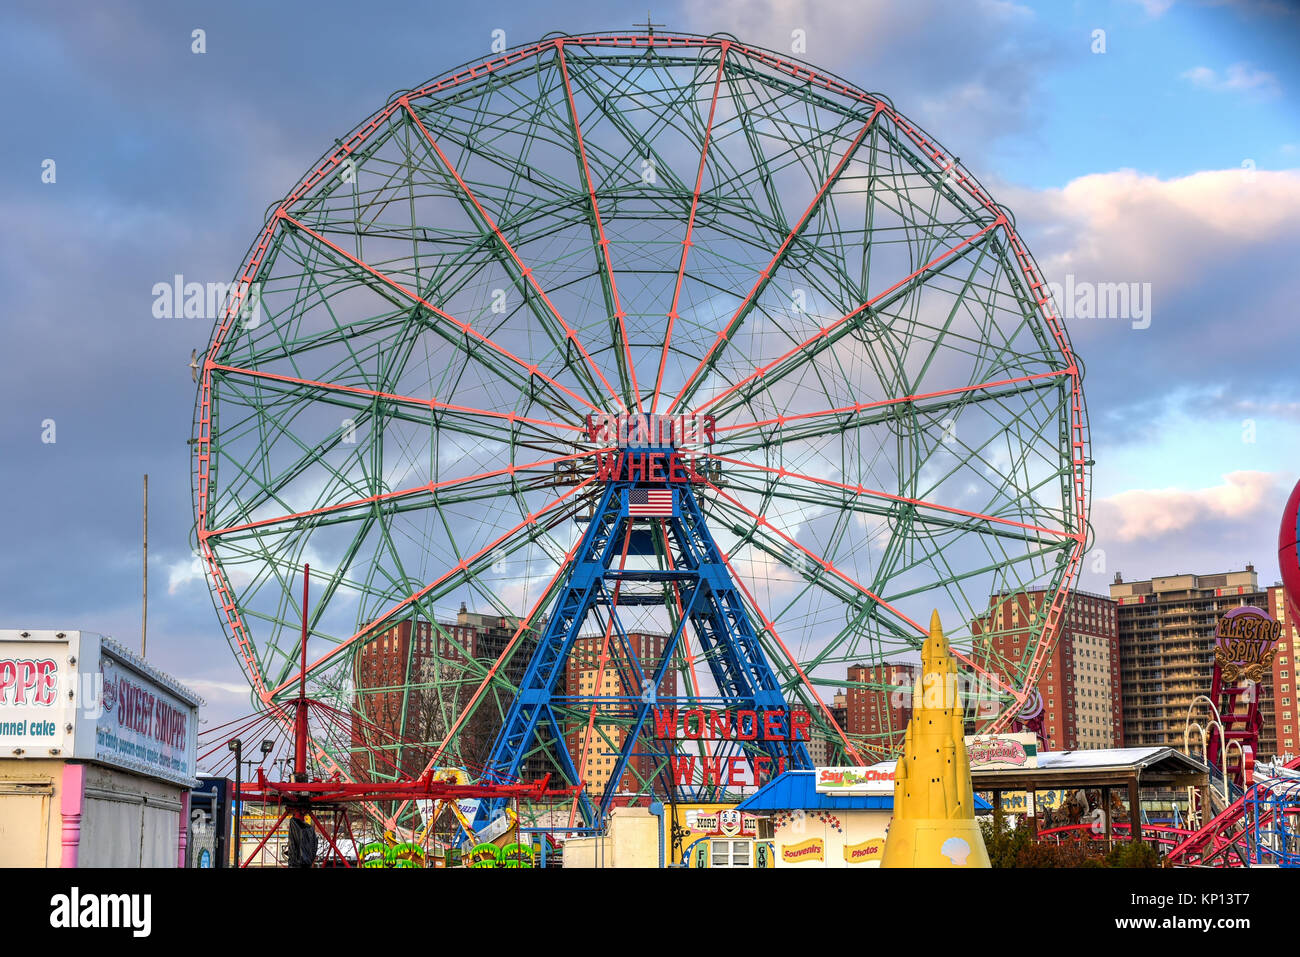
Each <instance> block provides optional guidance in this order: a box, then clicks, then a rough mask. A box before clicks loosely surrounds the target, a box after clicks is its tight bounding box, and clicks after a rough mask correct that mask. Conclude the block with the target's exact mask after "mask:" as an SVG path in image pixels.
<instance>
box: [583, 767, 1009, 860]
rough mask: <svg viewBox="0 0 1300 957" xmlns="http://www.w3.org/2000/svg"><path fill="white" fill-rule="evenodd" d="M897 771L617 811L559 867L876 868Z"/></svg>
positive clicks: (853, 772) (793, 778)
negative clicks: (733, 799)
mask: <svg viewBox="0 0 1300 957" xmlns="http://www.w3.org/2000/svg"><path fill="white" fill-rule="evenodd" d="M895 764H896V762H894V761H884V762H881V763H879V764H875V765H871V766H870V767H844V768H817V769H816V770H813V771H786V772H784V773H782V774H779V775H777V776H776V777H774V778H772V779H771V780H770V781H768V782H767V783H766V784H764V785H763V786H762V787H760V788H759V789H758V790H757V791H755V792H754V793H753V794H752V795H750V796H749V797H747V798H745V799H744V800H742V801H740V802H739V803H731V804H691V803H678V804H672V805H670V804H662V805H661V804H659V803H658V802H656V803H655V804H652V805H651V806H650V807H648V808H647V807H616V808H614V809H613V810H612V812H611V813H610V816H609V821H608V825H607V827H606V830H605V833H604V834H602V835H598V836H593V837H581V838H571V839H569V840H568V841H566V842H565V845H564V866H565V867H691V868H767V867H801V868H805V869H806V868H814V867H879V866H880V857H881V855H882V854H883V853H884V847H885V843H884V839H885V831H886V829H887V828H888V826H889V821H890V818H891V817H892V816H893V810H894V767H895ZM975 805H976V812H977V813H988V812H989V811H991V810H992V808H991V807H990V805H989V803H988V802H987V801H984V800H983V799H982V798H980V797H979V796H976V799H975Z"/></svg>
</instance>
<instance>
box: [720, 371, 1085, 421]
mask: <svg viewBox="0 0 1300 957" xmlns="http://www.w3.org/2000/svg"><path fill="white" fill-rule="evenodd" d="M1076 371H1077V370H1076V368H1075V367H1074V366H1070V367H1069V368H1068V369H1056V370H1054V371H1052V372H1036V373H1034V374H1033V375H1025V376H1018V377H1017V378H1014V379H998V380H996V381H992V382H977V383H975V384H974V385H963V386H958V387H957V388H955V389H940V390H938V391H937V392H918V393H915V394H914V395H904V396H900V397H899V398H897V399H879V400H877V401H875V402H854V403H853V404H852V405H842V406H840V407H839V408H837V409H820V410H818V411H816V412H792V413H791V414H789V415H778V416H775V417H773V418H770V419H755V420H754V421H753V422H739V423H736V424H733V425H719V426H716V431H717V432H720V433H721V432H735V431H742V430H743V431H748V430H750V429H761V428H765V427H767V426H770V425H781V426H784V425H788V424H789V423H791V422H799V421H802V420H805V419H820V418H825V417H831V416H836V415H848V414H850V413H853V414H858V413H862V412H865V411H867V410H868V409H879V408H883V407H885V406H890V405H900V404H902V403H905V402H920V401H921V400H923V399H940V398H944V397H945V396H950V395H962V394H963V393H966V392H975V391H982V390H985V389H996V388H1000V387H1002V386H1007V385H1021V384H1023V383H1025V382H1034V381H1036V380H1039V379H1052V378H1057V377H1059V376H1065V375H1070V376H1072V375H1074V374H1075V372H1076Z"/></svg>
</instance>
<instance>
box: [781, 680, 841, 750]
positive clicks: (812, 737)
mask: <svg viewBox="0 0 1300 957" xmlns="http://www.w3.org/2000/svg"><path fill="white" fill-rule="evenodd" d="M791 707H792V708H794V707H798V708H802V707H803V705H802V704H791ZM826 710H827V711H829V712H830V714H831V717H832V718H834V719H835V723H836V724H838V725H839V726H840V730H841V731H843V732H844V733H845V734H848V733H849V729H848V722H849V705H848V695H847V694H846V693H845V691H844V690H843V689H840V690H839V691H836V692H835V695H834V697H832V698H831V703H830V704H829V705H828V706H827V708H826ZM808 756H809V757H810V758H812V763H813V766H814V767H819V768H824V767H832V766H838V765H840V764H843V763H845V762H846V761H847V760H848V758H846V757H845V755H844V742H843V741H841V740H840V736H839V735H838V734H836V733H835V732H834V731H831V730H829V729H827V728H825V727H824V726H823V722H822V721H820V720H818V716H817V715H814V716H813V722H812V727H811V728H810V729H809V740H808Z"/></svg>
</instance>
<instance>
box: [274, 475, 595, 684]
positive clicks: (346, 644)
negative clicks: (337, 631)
mask: <svg viewBox="0 0 1300 957" xmlns="http://www.w3.org/2000/svg"><path fill="white" fill-rule="evenodd" d="M594 481H596V478H595V476H592V477H591V478H589V479H584V480H583V481H582V482H580V483H578V484H577V485H575V486H574V487H573V488H571V489H569V491H567V492H565V493H564V494H563V495H561V496H560V497H559V498H557V499H556V500H555V501H553V502H551V503H550V504H549V505H546V506H543V507H542V508H540V509H538V510H537V511H536V512H532V513H531V514H529V515H526V516H524V519H523V521H521V522H520V523H519V524H518V525H516V526H515V527H514V528H512V529H510V530H509V531H508V532H504V533H503V534H501V535H499V536H497V537H496V538H494V539H493V540H492V541H490V542H488V543H487V544H486V545H484V546H483V547H482V548H480V549H479V550H478V551H477V552H475V553H474V554H473V555H471V556H469V557H468V558H463V559H461V560H460V561H459V562H458V563H457V564H456V565H455V566H453V567H452V568H451V569H449V570H448V571H446V572H444V573H443V574H442V575H441V576H439V578H438V579H437V580H436V581H432V582H430V583H429V584H427V585H425V586H424V587H423V588H421V589H420V590H419V591H415V592H412V593H411V594H410V595H407V596H406V597H405V598H403V599H402V600H401V601H399V602H398V603H397V604H396V605H394V606H393V607H392V608H390V609H388V611H386V612H384V613H383V614H382V615H380V616H379V617H378V618H375V619H374V620H373V621H371V622H369V623H368V624H366V625H365V627H363V628H361V629H360V630H359V631H358V632H357V633H356V634H354V635H353V636H352V637H351V638H348V639H347V640H346V641H343V642H340V643H339V644H337V645H335V646H334V647H333V648H331V649H330V650H329V651H327V652H326V653H325V654H323V655H321V656H320V657H319V658H317V659H316V660H315V661H313V662H312V663H311V664H309V665H308V666H307V673H308V674H311V673H312V672H313V671H315V670H316V669H317V668H319V667H320V666H321V665H323V664H325V663H326V662H328V661H331V660H332V659H334V658H336V657H338V655H340V654H342V653H343V651H345V650H346V649H348V648H350V647H351V646H352V645H354V644H356V643H357V642H358V641H360V640H361V639H362V638H364V637H365V636H366V635H368V634H370V633H371V632H373V631H374V630H375V629H376V628H378V627H379V625H380V624H381V623H383V622H385V621H387V620H388V619H390V618H392V617H393V616H394V615H396V614H397V613H398V612H399V611H401V610H402V609H403V608H405V607H406V606H407V605H410V604H411V603H412V602H416V601H419V600H420V599H421V598H423V597H424V596H425V595H427V594H428V593H429V592H431V591H433V590H434V589H435V588H437V587H438V586H439V585H441V584H443V583H444V582H446V581H448V580H449V579H450V578H452V577H453V576H455V575H459V574H461V573H463V572H466V571H468V570H469V567H470V566H471V565H473V564H474V563H475V562H476V561H478V560H479V559H480V558H482V557H483V556H484V555H486V554H487V553H488V552H490V551H492V549H494V548H496V547H497V546H498V545H500V544H501V543H502V542H504V541H506V540H507V539H509V538H512V537H513V536H514V535H515V534H516V533H517V532H518V531H519V530H520V529H522V528H527V527H528V526H529V525H532V524H533V523H534V522H536V521H537V520H538V519H539V518H541V517H542V516H543V515H545V514H546V513H547V512H549V511H551V510H552V509H554V508H555V507H556V506H558V505H560V504H561V503H563V502H564V500H565V499H567V498H570V497H572V496H574V495H576V494H577V493H578V492H580V491H582V489H583V488H585V487H586V486H588V485H590V484H591V483H592V482H594ZM299 678H300V676H299V675H294V676H293V677H291V678H286V679H285V680H284V681H282V682H280V684H278V685H276V686H275V687H274V688H272V689H271V691H270V692H269V695H275V694H278V693H279V692H281V691H283V690H284V689H285V688H287V687H289V686H290V685H293V684H296V683H297V682H298V680H299Z"/></svg>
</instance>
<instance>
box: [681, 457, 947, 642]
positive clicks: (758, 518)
mask: <svg viewBox="0 0 1300 957" xmlns="http://www.w3.org/2000/svg"><path fill="white" fill-rule="evenodd" d="M705 484H706V485H708V486H709V488H711V489H713V491H715V492H717V493H718V494H719V495H721V496H722V497H723V498H725V499H726V500H727V501H728V502H730V503H731V504H733V505H734V506H736V508H738V509H740V510H741V511H742V512H744V513H745V514H746V515H748V516H749V517H750V518H752V519H753V520H754V521H755V522H757V523H758V524H759V527H761V528H766V529H768V530H769V531H771V532H772V534H774V535H776V536H777V537H778V538H780V539H782V540H783V541H786V542H788V543H790V544H791V545H793V546H794V547H795V548H797V549H799V551H801V552H803V553H804V554H805V555H807V556H808V557H809V558H810V559H812V561H813V562H814V563H815V564H817V565H819V566H821V567H822V568H823V569H825V570H826V571H828V572H830V573H831V574H832V575H834V576H835V577H836V578H839V579H840V580H841V581H843V582H844V583H845V584H847V585H850V586H852V587H853V588H855V589H857V590H858V591H860V592H862V594H864V595H866V596H867V597H868V598H870V599H871V600H872V601H874V602H875V603H876V604H877V605H879V606H880V607H881V608H887V609H888V610H889V611H890V612H892V613H893V615H894V616H895V617H896V618H898V619H900V620H902V621H905V622H907V623H908V624H909V625H911V626H912V627H913V628H915V629H916V631H917V633H918V634H922V635H928V634H929V633H930V629H928V628H922V627H921V626H920V625H919V624H917V623H916V622H914V621H913V620H912V619H911V618H908V617H907V615H905V614H903V613H902V612H901V611H899V610H898V609H897V608H895V607H894V606H893V605H891V604H890V603H889V602H887V601H885V599H883V598H881V597H880V596H879V595H877V594H876V593H875V592H873V591H872V590H871V589H870V588H868V587H867V586H866V585H862V584H859V583H858V582H856V581H854V580H853V579H852V578H850V577H849V576H848V575H846V574H844V572H842V571H840V570H839V569H838V568H836V567H835V566H834V565H833V564H831V563H830V562H829V561H827V560H826V559H825V558H822V556H820V555H818V554H816V553H815V552H812V551H809V550H808V549H807V548H805V547H804V546H802V545H800V544H799V543H798V542H796V541H795V540H794V539H793V538H791V537H790V536H789V535H787V534H786V533H785V532H783V531H781V530H780V529H779V528H777V527H776V526H775V525H773V524H772V523H771V522H769V521H768V520H767V519H766V518H765V517H764V516H762V515H759V514H758V513H757V512H755V511H753V510H751V509H750V508H749V507H748V506H747V505H745V503H744V502H741V501H740V500H739V499H737V498H735V497H733V496H731V495H728V494H727V493H726V492H724V491H723V490H722V489H720V488H718V487H717V486H716V485H714V484H713V483H712V482H710V481H708V479H705Z"/></svg>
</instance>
